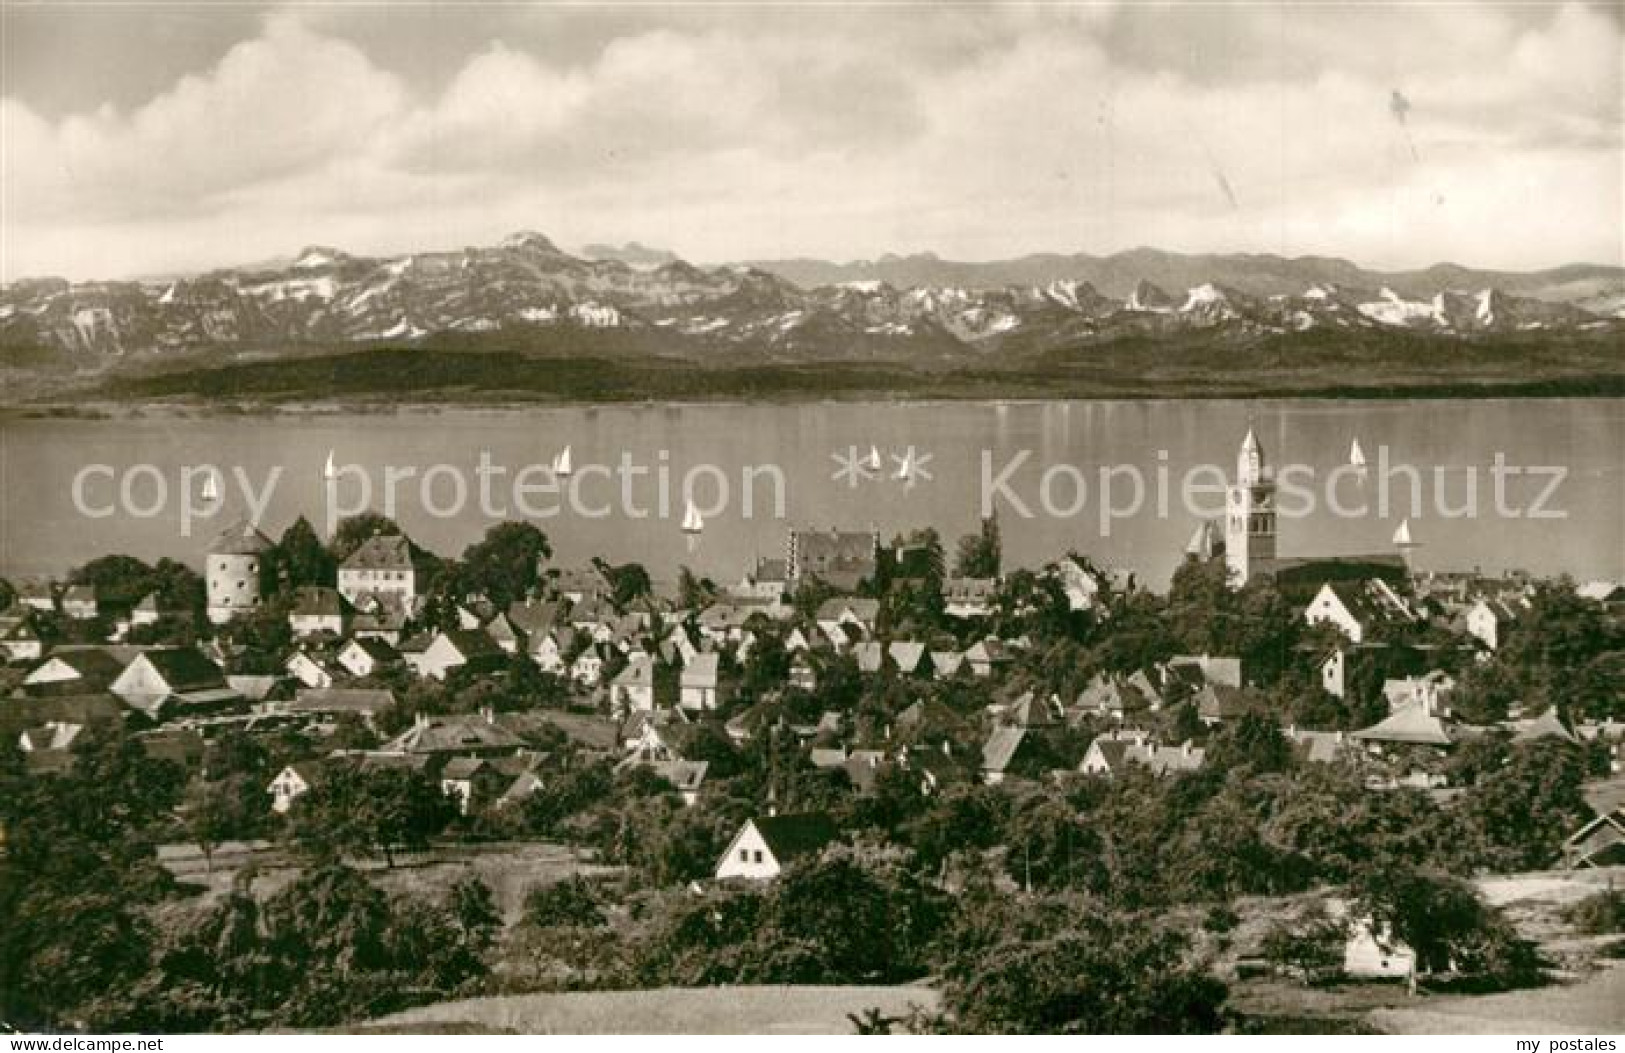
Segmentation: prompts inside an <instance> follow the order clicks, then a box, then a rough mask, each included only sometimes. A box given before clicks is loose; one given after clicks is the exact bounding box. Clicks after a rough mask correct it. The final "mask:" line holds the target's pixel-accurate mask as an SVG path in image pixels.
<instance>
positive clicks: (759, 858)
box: [756, 848, 762, 863]
mask: <svg viewBox="0 0 1625 1053" xmlns="http://www.w3.org/2000/svg"><path fill="white" fill-rule="evenodd" d="M761 861H762V850H761V849H759V848H758V849H757V850H756V862H758V863H760V862H761Z"/></svg>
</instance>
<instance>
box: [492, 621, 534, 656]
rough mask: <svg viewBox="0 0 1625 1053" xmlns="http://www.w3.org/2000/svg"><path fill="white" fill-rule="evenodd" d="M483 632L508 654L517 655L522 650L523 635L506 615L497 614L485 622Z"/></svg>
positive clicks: (523, 645)
mask: <svg viewBox="0 0 1625 1053" xmlns="http://www.w3.org/2000/svg"><path fill="white" fill-rule="evenodd" d="M485 632H486V635H488V636H490V637H491V639H493V640H495V641H496V645H497V646H498V647H500V648H502V649H503V650H504V651H506V652H507V653H508V654H519V653H520V652H521V651H523V650H524V647H525V634H524V633H522V632H520V631H519V628H518V627H517V626H515V625H514V623H513V622H512V621H511V620H509V618H508V616H507V615H506V614H502V613H498V614H497V615H495V616H494V617H493V618H492V619H491V620H490V621H488V622H486V623H485Z"/></svg>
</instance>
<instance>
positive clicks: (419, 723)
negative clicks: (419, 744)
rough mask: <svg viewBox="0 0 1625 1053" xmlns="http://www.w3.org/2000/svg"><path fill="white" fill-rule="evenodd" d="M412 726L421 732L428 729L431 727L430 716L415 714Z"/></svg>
mask: <svg viewBox="0 0 1625 1053" xmlns="http://www.w3.org/2000/svg"><path fill="white" fill-rule="evenodd" d="M412 726H413V727H414V728H417V729H418V730H419V731H422V730H423V729H425V728H427V727H428V726H429V715H428V714H427V713H421V712H420V713H416V714H414V715H413V717H412Z"/></svg>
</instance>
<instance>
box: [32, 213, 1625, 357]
mask: <svg viewBox="0 0 1625 1053" xmlns="http://www.w3.org/2000/svg"><path fill="white" fill-rule="evenodd" d="M1598 330H1602V331H1610V332H1611V331H1618V332H1621V333H1625V269H1621V268H1617V267H1604V266H1596V265H1574V266H1569V267H1562V268H1558V269H1555V270H1547V271H1540V272H1533V273H1512V272H1491V271H1475V270H1471V269H1468V268H1463V267H1458V266H1454V265H1441V266H1436V267H1432V268H1429V269H1427V270H1423V271H1414V272H1403V273H1382V272H1377V271H1372V270H1368V269H1364V268H1361V267H1359V266H1357V265H1355V264H1353V263H1350V262H1348V261H1345V260H1339V259H1329V258H1318V257H1306V258H1297V259H1286V258H1281V257H1276V256H1259V255H1179V254H1174V253H1168V252H1161V251H1157V250H1153V249H1137V250H1134V251H1131V252H1124V253H1119V254H1116V255H1112V256H1103V257H1097V256H1088V255H1072V256H1064V255H1046V256H1028V257H1023V258H1021V259H1015V260H1008V261H1002V262H993V263H960V262H953V261H947V260H942V259H939V258H937V257H935V256H932V255H916V256H907V257H897V256H887V257H883V258H881V259H879V260H876V261H872V262H853V263H842V264H836V263H828V262H824V261H817V260H788V261H758V262H754V263H749V264H728V265H721V266H713V267H703V268H702V267H697V266H694V265H692V264H689V263H686V262H684V261H682V260H680V259H678V258H676V256H674V255H673V254H671V253H669V252H665V251H663V250H658V249H650V248H647V247H645V246H643V245H640V244H638V243H636V242H633V243H629V244H627V245H625V246H622V247H620V248H615V247H612V246H590V247H589V248H588V249H587V250H585V251H583V253H582V254H580V255H574V254H571V253H568V252H565V251H563V250H561V249H560V248H559V247H558V246H557V245H555V244H554V243H553V242H552V241H551V240H549V239H548V238H547V237H545V236H544V235H541V234H538V233H535V232H529V231H526V232H520V233H517V234H514V235H512V236H510V237H508V238H505V239H504V240H502V241H501V242H500V243H498V244H496V245H491V246H484V247H475V248H466V249H459V250H455V251H438V252H418V253H409V254H404V255H394V256H386V257H368V256H356V255H351V254H349V253H346V252H343V251H341V250H339V249H336V248H331V247H325V246H311V247H309V248H306V249H305V250H304V251H302V252H300V253H299V254H298V255H297V256H296V257H294V258H292V259H291V260H285V261H276V262H272V263H266V264H257V265H253V266H249V267H239V268H226V269H221V270H216V271H211V272H208V273H204V274H199V275H195V276H190V277H184V278H174V279H164V280H159V281H130V282H114V281H108V282H95V281H93V282H82V283H70V282H68V281H66V280H63V279H59V278H39V279H27V280H21V281H17V282H14V283H12V284H10V285H8V286H6V287H4V288H3V289H0V367H6V366H9V367H12V368H13V369H16V368H30V367H35V366H41V367H55V368H62V367H63V366H73V367H75V368H80V369H83V368H86V367H98V366H106V365H109V364H114V365H117V364H119V363H123V362H131V361H134V362H152V361H154V360H162V359H165V358H175V357H185V358H188V359H190V358H192V357H194V356H197V355H208V354H210V353H215V352H221V353H225V352H229V353H231V354H234V355H239V356H240V355H242V354H257V355H267V354H270V355H276V354H283V353H295V352H298V351H300V350H310V349H321V350H323V351H327V352H331V351H334V350H337V349H341V348H343V347H347V346H351V345H360V346H376V345H379V344H390V345H407V346H410V345H412V344H415V343H420V342H430V343H434V342H439V343H444V342H445V341H447V340H452V341H457V340H464V341H468V342H471V343H474V344H478V345H479V346H491V347H496V346H502V347H516V348H519V349H521V350H525V351H536V350H538V349H539V350H542V351H544V352H546V351H549V350H553V351H557V352H561V353H562V352H566V351H570V350H572V349H579V348H580V347H582V346H588V347H591V348H593V349H594V350H595V353H597V352H598V351H601V350H602V349H603V348H606V347H612V348H616V349H618V351H619V353H623V354H624V353H639V354H642V353H648V354H659V355H663V356H674V357H677V358H685V357H687V358H695V359H700V360H712V361H719V362H728V363H739V362H745V363H751V362H760V363H810V362H820V361H846V362H854V361H874V362H899V363H907V364H910V365H914V366H921V365H931V364H934V363H946V364H955V365H964V364H966V363H975V364H980V363H992V364H999V363H1004V362H1008V361H1013V360H1022V361H1032V360H1034V359H1036V358H1041V357H1043V356H1044V355H1047V354H1055V353H1058V352H1068V353H1069V352H1074V351H1078V350H1080V349H1087V348H1089V347H1091V346H1096V345H1101V344H1111V343H1114V342H1118V341H1122V340H1138V341H1150V342H1151V343H1153V344H1154V343H1155V342H1156V341H1157V340H1159V339H1167V338H1173V337H1180V338H1182V339H1187V341H1188V339H1198V340H1201V341H1204V342H1206V343H1209V344H1212V345H1214V346H1223V347H1233V346H1241V345H1246V344H1248V343H1249V342H1254V341H1258V340H1262V339H1269V340H1279V339H1282V338H1286V339H1290V338H1292V337H1293V336H1294V335H1295V334H1307V333H1310V332H1316V333H1322V334H1325V333H1329V334H1344V335H1349V336H1353V337H1358V338H1360V339H1379V338H1380V337H1381V336H1382V335H1383V334H1385V333H1390V332H1404V333H1420V334H1427V335H1429V336H1431V337H1437V338H1442V339H1446V340H1454V339H1459V340H1463V341H1469V340H1484V339H1490V338H1494V337H1495V336H1497V335H1502V334H1519V335H1522V336H1524V337H1530V336H1539V335H1541V334H1544V333H1589V332H1593V331H1598ZM609 337H613V339H610V338H609Z"/></svg>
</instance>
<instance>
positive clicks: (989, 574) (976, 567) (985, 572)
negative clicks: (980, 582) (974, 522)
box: [954, 516, 1004, 578]
mask: <svg viewBox="0 0 1625 1053" xmlns="http://www.w3.org/2000/svg"><path fill="white" fill-rule="evenodd" d="M1003 556H1004V553H1003V544H1002V542H1001V541H1000V539H999V520H998V518H997V517H996V516H987V517H986V518H984V519H983V520H982V526H981V530H980V531H978V532H977V533H975V534H966V535H965V536H964V537H962V538H960V539H959V551H958V554H957V555H956V557H955V560H954V573H955V574H957V575H958V576H960V577H962V578H996V577H998V576H999V564H1000V562H1001V561H1002V560H1003Z"/></svg>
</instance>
